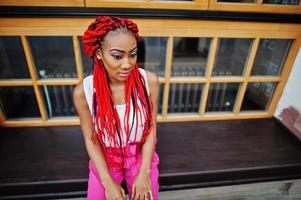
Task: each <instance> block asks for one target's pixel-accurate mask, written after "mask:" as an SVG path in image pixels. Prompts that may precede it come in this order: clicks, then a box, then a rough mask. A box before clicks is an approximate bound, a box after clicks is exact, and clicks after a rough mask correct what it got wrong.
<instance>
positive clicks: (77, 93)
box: [73, 81, 85, 100]
mask: <svg viewBox="0 0 301 200" xmlns="http://www.w3.org/2000/svg"><path fill="white" fill-rule="evenodd" d="M83 85H84V84H83V81H82V82H80V83H79V84H77V85H76V86H75V87H74V89H73V98H74V99H75V100H76V99H79V98H84V97H85V91H84V86H83Z"/></svg>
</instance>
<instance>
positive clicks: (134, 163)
mask: <svg viewBox="0 0 301 200" xmlns="http://www.w3.org/2000/svg"><path fill="white" fill-rule="evenodd" d="M135 155H136V145H130V146H129V153H128V155H127V157H126V159H125V163H124V167H123V168H122V169H120V168H115V167H112V165H110V164H108V167H109V171H110V174H111V176H112V178H113V179H114V180H115V182H116V183H117V184H119V185H121V183H122V181H123V179H125V181H126V186H127V190H128V192H129V196H130V197H131V194H132V185H133V183H134V181H135V178H136V176H137V175H138V173H139V170H140V166H141V159H142V155H141V152H140V153H139V155H137V158H136V157H135ZM116 160H118V159H116ZM158 164H159V156H158V154H157V153H156V152H154V153H153V158H152V162H151V168H150V179H151V184H152V193H153V196H154V200H158V193H159V183H158V177H159V170H158ZM89 169H90V172H89V180H88V191H87V199H88V200H105V199H106V197H105V190H104V187H103V185H102V183H101V180H100V177H99V175H98V172H97V170H96V168H95V166H94V164H93V162H92V161H91V160H90V161H89Z"/></svg>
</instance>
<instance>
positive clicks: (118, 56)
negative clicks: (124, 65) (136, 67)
mask: <svg viewBox="0 0 301 200" xmlns="http://www.w3.org/2000/svg"><path fill="white" fill-rule="evenodd" d="M112 56H113V58H115V59H116V60H120V59H121V58H122V56H121V55H112Z"/></svg>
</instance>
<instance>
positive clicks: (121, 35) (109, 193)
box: [73, 30, 159, 200]
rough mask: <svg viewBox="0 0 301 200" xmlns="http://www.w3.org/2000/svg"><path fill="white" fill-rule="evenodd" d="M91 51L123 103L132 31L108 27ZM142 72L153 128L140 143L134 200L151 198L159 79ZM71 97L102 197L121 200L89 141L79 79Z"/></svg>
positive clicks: (133, 54)
mask: <svg viewBox="0 0 301 200" xmlns="http://www.w3.org/2000/svg"><path fill="white" fill-rule="evenodd" d="M95 55H96V56H97V58H98V59H101V60H102V61H103V63H104V66H105V68H106V71H107V73H108V77H109V86H110V89H111V91H112V95H113V97H114V100H115V104H124V103H125V98H124V93H125V92H124V85H125V81H126V80H127V78H128V75H129V73H130V71H131V70H132V69H133V67H134V65H135V64H136V61H137V42H136V39H135V37H134V35H133V33H131V32H129V31H127V30H116V31H111V32H110V33H108V34H107V35H106V36H105V37H104V38H103V42H102V48H101V49H97V50H96V53H95ZM146 76H147V80H148V85H149V89H150V96H151V99H152V103H153V113H152V116H153V123H154V128H153V129H152V130H151V132H150V134H149V136H148V137H147V138H146V140H145V143H144V144H143V146H142V163H141V168H140V170H139V173H138V175H137V177H136V179H135V182H134V184H133V187H132V194H133V199H135V200H144V199H145V200H146V199H153V195H152V192H151V181H150V174H149V173H150V165H151V158H152V155H153V152H154V147H155V138H156V116H157V105H158V96H159V81H158V78H157V76H156V75H155V74H154V73H151V72H146ZM73 99H74V103H75V107H76V109H77V112H78V115H79V118H80V125H81V128H82V131H83V135H84V139H85V145H86V149H87V152H88V155H89V157H90V159H91V160H92V161H93V163H94V165H95V167H96V169H97V171H98V174H99V176H100V178H101V180H102V184H103V185H104V188H105V195H106V199H108V200H125V199H126V197H125V192H124V190H123V188H122V187H120V186H119V185H118V184H117V183H115V181H114V180H113V178H112V177H111V176H110V173H109V169H108V166H107V164H106V161H105V158H104V154H103V152H102V149H101V146H100V144H99V143H96V144H94V143H93V141H92V137H91V136H92V127H91V115H90V111H89V108H88V104H87V101H86V98H85V94H84V90H83V85H82V83H80V84H79V85H77V86H76V87H75V89H74V93H73Z"/></svg>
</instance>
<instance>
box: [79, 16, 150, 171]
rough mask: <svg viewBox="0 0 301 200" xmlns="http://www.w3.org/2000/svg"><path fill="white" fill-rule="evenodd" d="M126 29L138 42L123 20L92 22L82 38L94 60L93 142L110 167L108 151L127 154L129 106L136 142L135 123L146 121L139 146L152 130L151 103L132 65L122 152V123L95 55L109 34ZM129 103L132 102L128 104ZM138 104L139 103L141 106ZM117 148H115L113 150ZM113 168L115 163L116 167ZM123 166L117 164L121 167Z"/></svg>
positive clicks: (130, 24) (131, 26)
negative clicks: (96, 142) (99, 146)
mask: <svg viewBox="0 0 301 200" xmlns="http://www.w3.org/2000/svg"><path fill="white" fill-rule="evenodd" d="M121 28H122V29H127V30H128V31H131V32H132V33H133V34H134V36H135V38H136V40H138V39H139V34H138V27H137V25H136V24H135V23H133V22H132V21H130V20H129V19H126V18H119V17H109V16H102V17H98V18H96V19H95V21H94V22H93V23H91V24H90V25H89V27H88V29H87V30H86V31H85V33H84V35H83V41H82V42H83V46H84V50H85V52H86V54H87V55H88V56H89V57H90V58H93V61H94V62H93V63H94V64H93V67H94V74H93V75H94V76H93V101H92V105H93V106H92V108H93V110H92V123H93V141H94V142H95V140H98V141H99V143H100V144H101V146H102V149H103V151H104V152H105V155H106V160H107V161H108V162H109V163H111V161H112V157H110V156H107V150H108V149H110V154H113V155H114V154H115V155H120V150H121V153H122V155H123V154H127V147H128V143H129V136H130V132H131V128H130V125H129V120H130V109H131V103H132V104H133V107H132V108H133V109H134V113H135V118H134V119H133V121H134V120H135V121H136V128H135V129H134V130H136V131H135V133H134V134H135V137H134V138H135V140H134V141H136V137H137V130H138V128H137V126H138V121H139V120H140V121H142V119H145V126H144V130H143V133H142V138H141V140H140V142H136V143H138V146H139V144H142V143H144V141H145V139H146V137H147V136H148V134H149V133H150V130H151V128H152V127H153V123H152V110H153V109H152V103H151V99H150V97H149V95H148V94H147V90H146V84H147V83H146V82H145V79H144V77H143V76H142V75H141V74H140V71H139V69H138V66H137V65H135V66H134V69H133V70H132V72H131V74H130V75H129V77H128V79H127V80H126V82H125V102H126V110H125V119H124V129H125V130H124V131H125V133H126V138H123V139H125V140H124V141H125V145H126V146H125V147H126V148H125V151H124V148H121V147H122V142H121V135H120V133H121V131H122V129H121V122H120V119H119V115H118V112H117V109H116V105H115V102H114V98H113V95H112V93H111V91H110V87H109V82H108V76H107V72H106V69H105V67H104V64H103V62H102V60H98V59H97V57H96V55H95V51H96V50H97V49H98V48H100V47H101V41H102V39H103V37H104V36H105V35H106V34H107V33H108V32H110V31H113V30H116V29H121ZM131 100H132V102H131ZM138 101H139V102H141V103H140V106H139V104H138ZM106 141H108V142H109V144H113V148H108V147H107V146H106V145H105V142H106ZM116 147H118V148H116ZM115 164H116V163H115ZM122 166H123V163H120V167H122Z"/></svg>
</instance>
